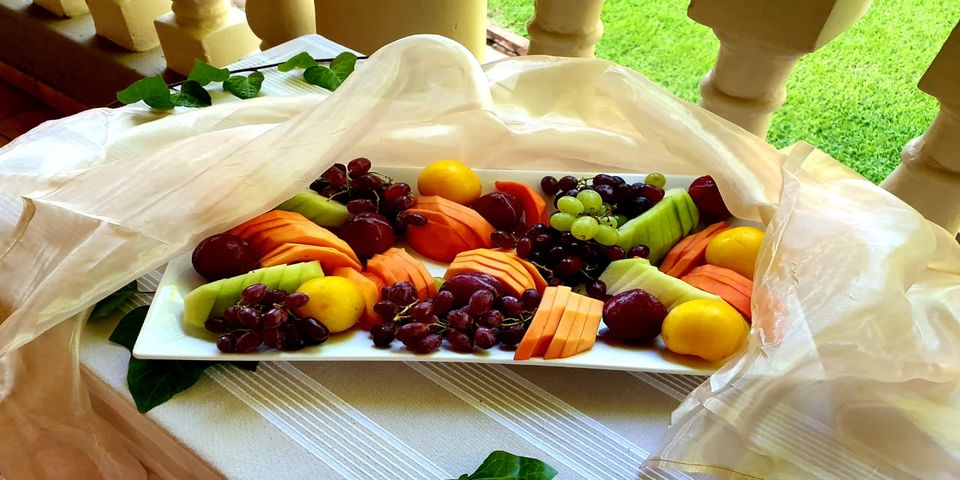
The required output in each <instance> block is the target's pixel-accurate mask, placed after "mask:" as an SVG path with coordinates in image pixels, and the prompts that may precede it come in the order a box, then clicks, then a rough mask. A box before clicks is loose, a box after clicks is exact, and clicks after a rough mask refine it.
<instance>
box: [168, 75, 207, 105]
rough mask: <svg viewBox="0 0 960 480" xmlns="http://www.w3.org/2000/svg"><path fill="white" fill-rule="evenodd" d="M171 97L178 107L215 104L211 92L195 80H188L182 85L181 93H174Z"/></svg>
mask: <svg viewBox="0 0 960 480" xmlns="http://www.w3.org/2000/svg"><path fill="white" fill-rule="evenodd" d="M170 98H171V100H172V101H173V104H174V105H176V106H178V107H209V106H210V105H212V104H213V100H212V99H211V98H210V92H207V89H205V88H203V87H202V86H201V85H200V84H199V83H197V82H195V81H193V80H187V81H186V82H185V83H184V84H183V85H182V86H180V93H174V94H173V95H172V96H171V97H170Z"/></svg>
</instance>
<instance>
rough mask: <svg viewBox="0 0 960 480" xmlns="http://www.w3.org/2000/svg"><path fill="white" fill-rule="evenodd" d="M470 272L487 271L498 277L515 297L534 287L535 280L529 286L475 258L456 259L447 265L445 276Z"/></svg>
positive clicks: (445, 277) (447, 277)
mask: <svg viewBox="0 0 960 480" xmlns="http://www.w3.org/2000/svg"><path fill="white" fill-rule="evenodd" d="M468 272H480V273H486V274H487V275H490V276H491V277H493V278H496V279H497V280H499V281H500V283H502V284H503V286H504V287H506V289H507V290H508V291H509V293H510V295H512V296H514V297H519V296H520V294H521V293H523V291H524V290H526V289H527V288H533V287H532V285H533V282H530V283H529V285H530V286H529V287H528V286H527V285H526V284H524V283H520V282H518V281H517V280H515V279H514V278H513V277H512V276H510V275H509V274H507V273H505V272H504V271H502V270H498V269H496V268H491V267H488V266H486V265H483V264H481V263H477V262H474V261H473V260H456V259H454V261H453V262H452V263H451V264H450V266H449V267H447V272H446V273H445V274H444V276H443V278H444V279H447V280H449V279H450V278H452V277H454V276H456V275H460V274H461V273H468Z"/></svg>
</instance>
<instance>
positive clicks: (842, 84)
mask: <svg viewBox="0 0 960 480" xmlns="http://www.w3.org/2000/svg"><path fill="white" fill-rule="evenodd" d="M488 1H489V12H490V16H491V18H492V19H493V21H494V22H495V23H497V24H499V25H503V26H505V27H507V28H509V29H511V30H513V31H514V32H517V33H520V34H521V35H524V36H526V34H527V32H526V24H527V21H529V19H530V17H531V16H532V15H533V4H534V0H488ZM688 5H689V1H688V0H656V1H651V0H606V2H605V3H604V6H603V13H602V20H603V22H604V28H605V33H604V37H603V39H602V40H601V41H600V43H599V45H597V57H599V58H606V59H609V60H612V61H614V62H617V63H619V64H621V65H625V66H627V67H630V68H632V69H634V70H636V71H638V72H640V73H642V74H643V75H646V76H647V77H648V78H650V79H651V80H653V81H655V82H657V83H659V84H660V85H662V86H663V87H664V88H666V89H667V90H669V91H671V92H673V93H674V94H676V95H677V96H679V97H681V98H683V99H685V100H689V101H692V102H696V101H698V100H699V99H700V92H699V90H698V87H697V85H698V83H699V81H700V79H701V78H703V76H704V74H706V73H707V72H708V71H709V70H710V68H711V67H712V66H713V62H714V60H715V59H716V55H717V49H718V47H719V42H718V41H717V38H716V36H714V34H713V32H711V31H710V29H708V28H706V27H704V26H702V25H700V24H698V23H696V22H694V21H693V20H690V19H689V18H687V6H688ZM958 20H960V2H957V1H956V0H923V1H918V0H875V1H874V2H873V5H872V6H871V8H870V10H869V11H868V12H867V14H866V15H865V16H864V17H863V18H861V19H860V20H859V21H858V22H857V23H855V24H854V25H853V27H851V28H850V29H849V30H847V31H846V32H844V33H843V34H841V35H840V37H838V38H837V39H835V40H833V41H832V42H831V43H829V44H828V45H827V46H825V47H823V48H822V49H820V50H818V51H817V52H814V53H813V54H811V55H809V56H807V57H804V58H803V59H802V60H801V61H800V63H799V64H798V65H797V68H796V69H795V70H794V72H793V74H792V75H791V77H790V80H789V82H788V83H787V102H786V103H785V104H784V105H783V107H781V108H780V110H779V111H777V113H776V114H775V115H774V117H773V125H772V127H771V129H770V133H769V136H768V140H769V141H770V143H772V144H773V145H775V146H777V147H784V146H787V145H790V144H793V143H794V142H796V141H798V140H805V141H807V142H809V143H811V144H813V145H815V146H817V147H818V148H820V149H821V150H824V151H825V152H827V153H829V154H830V155H832V156H833V157H834V158H836V159H838V160H840V161H841V162H843V163H845V164H847V165H849V166H850V167H852V168H854V169H855V170H857V171H858V172H860V173H861V174H863V175H864V176H865V177H867V178H869V179H870V180H872V181H874V182H879V181H880V180H882V179H883V178H884V177H886V176H887V174H889V173H890V172H891V171H892V170H893V168H894V167H896V166H897V164H898V163H899V161H900V150H901V149H902V148H903V145H904V144H905V143H906V142H907V141H908V140H910V139H911V138H913V137H915V136H917V135H919V134H921V133H922V132H923V131H924V130H925V129H926V127H927V126H928V125H929V124H930V121H931V120H933V117H934V115H935V114H936V112H937V102H936V99H934V98H933V97H930V96H928V95H926V94H924V93H922V92H920V91H919V90H918V89H917V88H916V85H917V81H919V79H920V76H921V75H923V72H924V71H925V70H926V68H927V66H929V64H930V62H931V61H932V60H933V57H934V56H935V55H936V54H937V52H938V51H939V50H940V47H941V46H942V45H943V42H944V41H945V40H946V39H947V36H948V35H949V33H950V30H951V29H952V28H953V27H954V25H955V24H956V22H957V21H958Z"/></svg>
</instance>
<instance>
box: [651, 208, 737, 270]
mask: <svg viewBox="0 0 960 480" xmlns="http://www.w3.org/2000/svg"><path fill="white" fill-rule="evenodd" d="M729 227H730V225H728V224H727V222H717V223H714V224H713V225H710V226H708V227H707V228H704V229H703V230H701V231H699V232H697V233H694V234H693V235H687V236H686V237H684V238H683V240H681V241H680V243H678V244H676V245H675V246H674V247H673V248H671V249H670V251H669V252H667V256H666V257H664V259H663V262H661V263H660V271H661V272H664V273H666V274H667V275H670V276H672V277H677V278H680V277H682V276H684V275H686V274H687V273H688V272H689V271H690V270H693V268H694V267H697V266H698V265H702V264H703V263H704V261H705V260H704V256H705V255H706V252H707V245H709V244H710V240H712V239H713V237H715V236H717V234H719V233H720V232H722V231H724V230H726V229H727V228H729ZM681 246H682V247H681Z"/></svg>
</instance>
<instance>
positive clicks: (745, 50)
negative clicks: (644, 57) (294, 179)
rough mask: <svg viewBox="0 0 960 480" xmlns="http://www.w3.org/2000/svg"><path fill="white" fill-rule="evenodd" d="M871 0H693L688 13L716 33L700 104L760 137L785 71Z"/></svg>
mask: <svg viewBox="0 0 960 480" xmlns="http://www.w3.org/2000/svg"><path fill="white" fill-rule="evenodd" d="M869 4H870V2H869V0H803V1H796V0H726V1H723V2H717V1H711V0H692V1H691V2H690V8H689V9H688V10H687V15H688V16H689V17H690V18H691V19H693V20H694V21H696V22H697V23H701V24H703V25H706V26H708V27H710V28H712V29H713V31H714V33H715V34H716V35H717V38H719V39H720V53H719V54H718V55H717V63H716V64H715V65H714V67H713V69H712V70H711V71H710V73H708V74H707V76H706V77H705V78H704V79H703V80H702V81H701V82H700V94H701V95H702V100H701V101H700V105H701V106H702V107H704V108H706V109H707V110H710V111H711V112H713V113H716V114H717V115H720V116H721V117H723V118H726V119H727V120H730V121H731V122H733V123H736V124H737V125H740V126H741V127H743V128H744V129H746V130H748V131H750V132H752V133H754V134H755V135H757V136H759V137H766V135H767V129H768V128H769V127H770V118H771V116H772V115H773V112H774V111H776V110H777V109H778V108H780V106H781V105H783V102H784V100H786V98H787V90H786V88H785V86H786V83H787V77H789V76H790V72H791V71H792V70H793V67H794V65H796V63H797V61H798V60H799V59H800V57H802V56H803V55H806V54H808V53H811V52H813V51H815V50H817V49H818V48H820V47H822V46H824V45H825V44H827V42H829V41H830V40H833V39H834V38H836V37H837V36H838V35H840V34H841V33H842V32H843V31H844V30H846V29H847V27H849V26H850V25H852V24H853V22H855V21H856V20H857V19H858V18H860V16H862V15H863V13H864V12H866V10H867V7H868V6H869Z"/></svg>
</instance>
